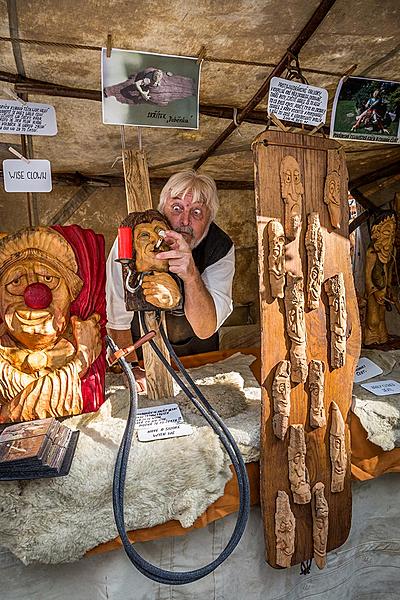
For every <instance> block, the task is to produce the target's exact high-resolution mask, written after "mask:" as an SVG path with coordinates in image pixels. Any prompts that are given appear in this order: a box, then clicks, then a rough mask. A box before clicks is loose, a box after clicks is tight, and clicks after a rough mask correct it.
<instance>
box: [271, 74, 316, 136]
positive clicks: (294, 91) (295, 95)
mask: <svg viewBox="0 0 400 600" xmlns="http://www.w3.org/2000/svg"><path fill="white" fill-rule="evenodd" d="M327 106H328V92H327V90H324V89H323V88H318V87H314V86H313V85H306V84H305V83H297V82H295V81H288V80H287V79H281V78H280V77H273V78H272V79H271V84H270V87H269V95H268V113H269V114H270V113H274V115H275V116H277V117H278V119H282V120H283V121H293V122H294V123H305V124H306V125H314V126H316V125H319V124H320V123H325V121H326V109H327Z"/></svg>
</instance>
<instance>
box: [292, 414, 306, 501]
mask: <svg viewBox="0 0 400 600" xmlns="http://www.w3.org/2000/svg"><path fill="white" fill-rule="evenodd" d="M288 461H289V481H290V489H291V490H292V494H293V500H294V502H295V503H296V504H307V503H308V502H310V500H311V491H310V477H309V475H308V469H307V467H306V440H305V437H304V426H303V425H290V427H289V447H288Z"/></svg>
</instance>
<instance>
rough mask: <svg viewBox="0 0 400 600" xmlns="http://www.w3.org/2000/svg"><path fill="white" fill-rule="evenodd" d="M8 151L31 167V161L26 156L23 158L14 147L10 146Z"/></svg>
mask: <svg viewBox="0 0 400 600" xmlns="http://www.w3.org/2000/svg"><path fill="white" fill-rule="evenodd" d="M8 149H9V151H10V152H11V154H14V156H17V157H18V158H20V159H21V160H24V161H25V162H26V163H28V165H29V163H30V161H29V160H28V159H27V158H25V156H22V154H21V153H20V152H18V150H16V149H15V148H13V147H12V146H9V147H8Z"/></svg>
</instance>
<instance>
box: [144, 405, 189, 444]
mask: <svg viewBox="0 0 400 600" xmlns="http://www.w3.org/2000/svg"><path fill="white" fill-rule="evenodd" d="M135 429H137V431H138V439H139V441H141V442H149V441H153V440H161V439H167V438H171V437H181V436H184V435H190V434H192V433H193V428H192V427H191V425H189V424H187V423H184V422H183V417H182V413H181V411H180V409H179V406H178V405H177V404H163V405H161V406H152V407H150V408H139V410H138V411H137V417H136V425H135Z"/></svg>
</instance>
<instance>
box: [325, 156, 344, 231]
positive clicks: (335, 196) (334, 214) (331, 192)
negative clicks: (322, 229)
mask: <svg viewBox="0 0 400 600" xmlns="http://www.w3.org/2000/svg"><path fill="white" fill-rule="evenodd" d="M340 189H341V178H340V155H339V152H338V151H337V150H328V152H327V171H326V178H325V187H324V202H325V204H326V205H327V207H328V212H329V218H330V221H331V225H332V227H334V228H335V229H340V220H341V212H342V207H341V201H340V200H341V198H340Z"/></svg>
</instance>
